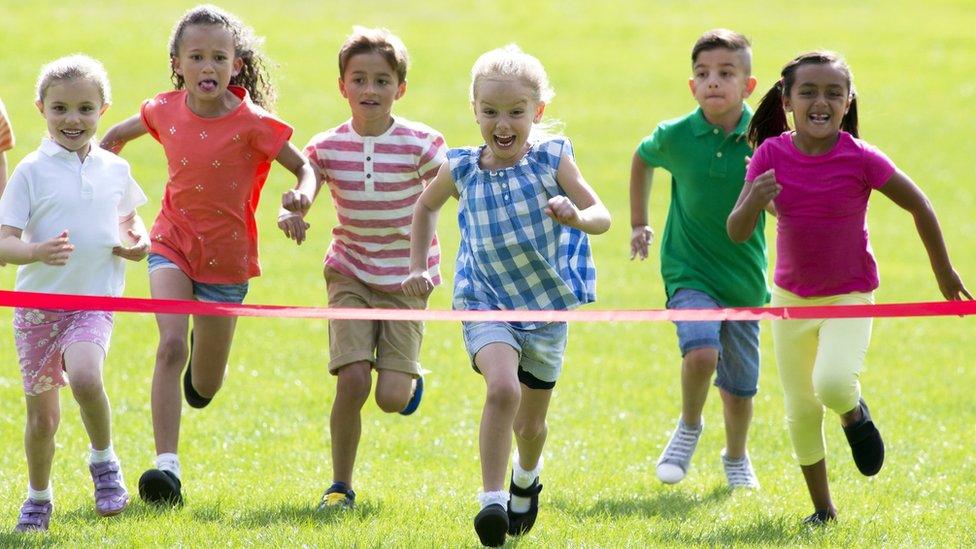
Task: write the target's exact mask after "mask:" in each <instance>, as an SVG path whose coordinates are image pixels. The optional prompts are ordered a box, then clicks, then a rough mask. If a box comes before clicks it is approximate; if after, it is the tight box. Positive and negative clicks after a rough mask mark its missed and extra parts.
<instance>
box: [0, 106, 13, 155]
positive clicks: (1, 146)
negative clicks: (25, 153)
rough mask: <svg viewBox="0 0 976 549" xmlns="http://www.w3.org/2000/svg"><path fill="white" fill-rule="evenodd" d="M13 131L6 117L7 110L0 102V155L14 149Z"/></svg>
mask: <svg viewBox="0 0 976 549" xmlns="http://www.w3.org/2000/svg"><path fill="white" fill-rule="evenodd" d="M15 143H16V142H15V140H14V130H13V128H11V127H10V118H8V117H7V109H6V107H4V105H3V101H0V153H2V152H5V151H9V150H10V149H12V148H14V144H15Z"/></svg>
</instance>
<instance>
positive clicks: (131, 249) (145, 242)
mask: <svg viewBox="0 0 976 549" xmlns="http://www.w3.org/2000/svg"><path fill="white" fill-rule="evenodd" d="M119 235H121V236H122V242H123V245H122V246H116V247H114V248H112V254H114V255H117V256H119V257H121V258H123V259H128V260H129V261H142V259H143V258H144V257H146V256H147V255H149V233H147V232H146V224H145V223H143V222H142V218H141V217H139V214H137V213H135V212H132V215H129V216H126V217H123V218H120V219H119Z"/></svg>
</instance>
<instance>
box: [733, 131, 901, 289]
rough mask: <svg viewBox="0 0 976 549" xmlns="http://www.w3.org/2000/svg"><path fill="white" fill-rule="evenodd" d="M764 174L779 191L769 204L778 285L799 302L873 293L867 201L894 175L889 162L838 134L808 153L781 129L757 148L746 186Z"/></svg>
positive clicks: (861, 143) (875, 276) (875, 280)
mask: <svg viewBox="0 0 976 549" xmlns="http://www.w3.org/2000/svg"><path fill="white" fill-rule="evenodd" d="M769 169H774V170H776V181H778V182H779V184H780V185H782V187H783V190H782V191H781V192H780V193H779V195H778V196H777V197H776V199H775V201H774V205H775V206H776V212H777V221H776V270H775V273H774V275H773V280H774V282H775V283H776V285H777V286H779V287H780V288H783V289H785V290H788V291H790V292H793V293H794V294H797V295H799V296H801V297H815V296H828V295H839V294H847V293H851V292H869V291H871V290H874V289H875V288H877V287H878V266H877V264H876V263H875V261H874V255H873V254H872V252H871V244H870V243H869V242H868V226H867V210H868V198H869V196H870V194H871V190H872V189H879V188H881V187H882V186H883V185H884V184H885V183H886V182H887V181H888V179H890V178H891V176H892V175H893V174H894V173H895V170H896V168H895V165H894V164H893V163H892V162H891V160H889V159H888V157H887V156H885V155H884V153H882V152H881V151H880V150H878V149H877V148H876V147H874V146H873V145H870V144H868V143H866V142H864V141H861V140H860V139H856V138H854V137H852V136H851V135H850V134H849V133H847V132H843V131H842V132H840V136H839V137H838V139H837V143H836V145H834V148H833V149H831V150H830V151H829V152H827V153H824V154H822V155H818V156H809V155H806V154H803V153H802V152H800V150H799V149H797V148H796V145H794V144H793V138H792V132H784V133H783V134H781V135H779V136H778V137H771V138H769V139H767V140H765V141H764V142H763V144H762V145H760V146H759V148H758V149H756V152H755V154H754V155H753V157H752V161H751V162H750V163H749V170H748V171H747V172H746V182H747V183H751V182H752V181H753V180H754V179H755V178H756V177H758V176H759V175H760V174H762V173H764V172H766V171H767V170H769Z"/></svg>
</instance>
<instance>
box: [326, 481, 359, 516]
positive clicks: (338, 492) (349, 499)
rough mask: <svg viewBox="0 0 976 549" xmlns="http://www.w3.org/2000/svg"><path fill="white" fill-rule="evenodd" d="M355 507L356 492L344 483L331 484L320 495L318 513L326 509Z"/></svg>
mask: <svg viewBox="0 0 976 549" xmlns="http://www.w3.org/2000/svg"><path fill="white" fill-rule="evenodd" d="M355 506H356V492H354V491H353V490H352V488H350V487H349V486H348V485H347V484H346V483H345V482H333V483H332V486H329V488H328V489H327V490H326V491H325V493H324V494H322V501H320V502H319V511H325V510H328V509H352V508H353V507H355Z"/></svg>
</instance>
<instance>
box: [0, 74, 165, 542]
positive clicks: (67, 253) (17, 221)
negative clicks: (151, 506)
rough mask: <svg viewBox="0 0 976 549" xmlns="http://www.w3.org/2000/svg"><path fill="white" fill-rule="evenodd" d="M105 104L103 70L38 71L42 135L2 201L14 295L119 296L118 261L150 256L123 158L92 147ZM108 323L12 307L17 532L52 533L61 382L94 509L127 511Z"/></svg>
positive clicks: (102, 316) (0, 255) (3, 245)
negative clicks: (19, 430)
mask: <svg viewBox="0 0 976 549" xmlns="http://www.w3.org/2000/svg"><path fill="white" fill-rule="evenodd" d="M111 101H112V93H111V89H110V88H109V82H108V76H107V75H106V74H105V69H104V68H103V67H102V64H101V63H99V62H98V61H95V60H94V59H92V58H90V57H86V56H83V55H73V56H70V57H63V58H61V59H58V60H56V61H53V62H51V63H49V64H48V65H46V66H45V67H44V68H43V69H42V70H41V75H40V78H38V81H37V108H38V110H40V111H41V114H42V115H43V116H44V119H45V120H46V121H47V131H48V137H46V138H45V139H43V140H42V141H41V146H40V147H39V148H38V149H37V150H36V151H34V152H32V153H30V154H29V155H27V157H26V158H24V159H23V160H22V161H21V162H20V164H18V165H17V168H16V169H15V170H14V173H13V175H11V177H10V185H9V186H8V187H7V189H6V191H5V192H4V193H3V198H2V199H0V259H2V260H3V261H6V262H8V263H13V264H16V265H21V267H20V268H18V269H17V282H16V289H17V290H18V291H27V292H47V293H60V294H82V295H94V296H120V295H122V289H123V286H124V284H125V265H124V262H123V259H128V260H131V261H140V260H141V259H142V258H144V257H146V253H147V252H148V251H149V237H148V235H147V234H146V228H145V226H144V225H143V223H142V220H141V219H140V218H139V216H138V215H137V214H136V211H135V210H136V207H138V206H140V205H142V204H145V202H146V195H145V194H143V192H142V190H141V189H140V188H139V185H137V184H136V182H135V180H133V179H132V175H131V173H130V171H129V165H128V163H126V162H125V160H122V159H121V158H118V157H117V156H115V155H113V154H111V153H108V152H106V151H103V150H101V149H100V148H98V147H97V146H93V145H92V141H93V139H94V138H95V130H96V129H97V128H98V120H99V118H101V116H102V114H103V113H104V112H105V110H106V109H107V108H108V106H109V104H110V103H111ZM112 322H113V321H112V313H109V312H103V311H65V310H48V309H26V308H17V309H14V321H13V324H14V342H15V343H16V345H17V354H18V356H19V358H20V371H21V374H22V376H23V379H24V393H25V399H26V402H27V427H26V429H25V433H24V445H25V446H26V450H27V452H26V453H27V474H28V477H29V484H28V485H27V499H26V500H25V501H24V504H23V506H22V507H21V508H20V517H19V518H18V519H17V526H16V528H15V530H17V531H18V532H25V531H44V530H47V529H48V525H49V522H50V519H51V512H52V511H53V510H54V506H53V503H52V502H53V494H52V490H51V485H50V479H51V466H52V462H53V460H54V434H55V432H56V431H57V430H58V423H59V422H60V417H61V407H60V404H59V400H58V394H59V391H58V390H57V389H60V388H61V387H64V386H65V385H68V384H70V385H71V393H72V394H73V395H74V397H75V400H76V401H77V402H78V407H79V408H80V409H81V419H82V422H83V423H84V425H85V430H86V431H87V433H88V439H89V442H90V444H91V449H90V452H89V458H88V462H89V465H88V469H89V471H90V472H91V476H92V481H93V482H94V483H95V511H96V512H97V513H98V514H99V515H101V516H112V515H117V514H119V513H121V512H122V510H123V509H125V507H126V505H128V503H129V494H128V492H127V491H126V488H125V482H124V481H123V479H122V470H121V468H120V467H119V458H118V457H117V456H116V455H115V450H114V449H113V447H112V411H111V408H110V407H109V401H108V396H107V395H106V394H105V388H104V386H103V384H102V365H103V363H104V362H105V356H106V354H107V353H108V348H109V340H110V339H111V337H112Z"/></svg>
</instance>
